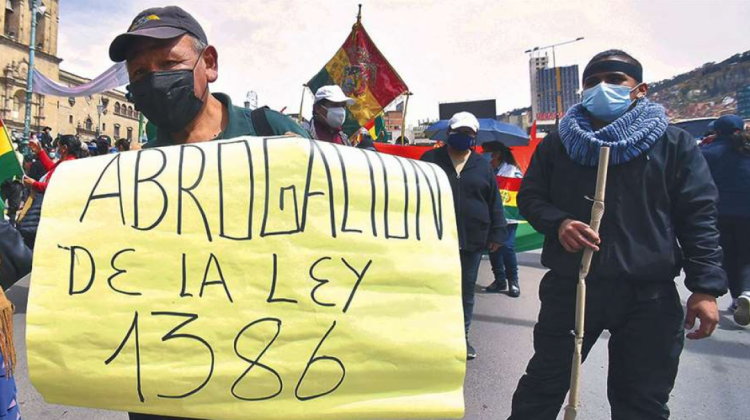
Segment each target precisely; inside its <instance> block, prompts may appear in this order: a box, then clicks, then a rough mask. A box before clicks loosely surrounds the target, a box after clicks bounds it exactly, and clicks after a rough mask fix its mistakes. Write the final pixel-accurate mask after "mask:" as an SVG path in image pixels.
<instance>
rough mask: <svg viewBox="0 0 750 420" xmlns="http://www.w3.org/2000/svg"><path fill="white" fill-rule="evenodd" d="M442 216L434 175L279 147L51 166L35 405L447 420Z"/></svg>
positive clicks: (452, 331)
mask: <svg viewBox="0 0 750 420" xmlns="http://www.w3.org/2000/svg"><path fill="white" fill-rule="evenodd" d="M457 253H458V247H457V243H456V231H455V220H454V213H453V208H452V197H451V192H450V187H449V185H448V182H447V179H445V176H444V175H443V174H441V172H440V170H439V169H437V168H436V167H435V166H432V165H429V164H426V163H422V162H417V161H412V160H407V159H401V158H396V157H393V156H388V155H381V154H377V153H371V152H366V151H362V150H358V149H354V148H344V147H339V146H335V145H331V144H327V143H320V142H315V141H308V140H303V139H299V138H276V139H260V138H240V139H234V140H228V141H224V142H211V143H204V144H199V145H184V146H174V147H168V148H163V149H147V150H143V151H138V152H130V153H125V154H120V155H110V156H103V157H98V158H92V159H84V160H80V161H75V162H70V163H65V164H63V165H61V166H60V168H59V169H58V170H57V171H56V172H55V180H54V182H53V183H52V185H51V186H50V189H48V192H47V194H46V196H45V201H44V209H43V217H42V224H41V226H40V232H39V236H38V240H37V245H36V255H35V258H34V260H35V261H34V262H35V265H34V271H33V274H32V286H31V296H30V304H29V309H28V327H27V328H28V329H27V331H28V337H27V339H28V348H29V365H30V370H31V377H32V381H33V383H34V385H35V386H36V388H37V389H38V390H39V391H40V392H41V393H42V394H43V395H44V397H45V399H46V400H47V401H49V402H53V403H62V404H71V405H81V406H90V407H100V408H107V409H114V410H128V411H135V412H143V413H158V414H168V415H176V416H184V417H198V418H224V419H247V418H248V417H251V418H253V419H254V420H262V419H349V420H351V419H360V418H379V419H382V418H407V417H413V418H418V417H421V418H436V417H456V416H461V415H462V414H463V397H462V384H463V375H464V344H463V318H462V312H461V301H460V281H459V279H460V268H459V262H458V255H457Z"/></svg>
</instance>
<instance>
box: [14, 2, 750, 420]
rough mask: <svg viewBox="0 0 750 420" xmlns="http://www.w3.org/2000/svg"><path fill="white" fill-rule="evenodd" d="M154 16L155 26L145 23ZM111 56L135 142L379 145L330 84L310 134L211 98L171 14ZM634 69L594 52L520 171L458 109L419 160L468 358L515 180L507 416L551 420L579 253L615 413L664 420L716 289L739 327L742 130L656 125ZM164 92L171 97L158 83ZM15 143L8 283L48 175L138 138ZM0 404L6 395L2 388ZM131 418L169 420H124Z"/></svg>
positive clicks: (745, 272) (319, 96)
mask: <svg viewBox="0 0 750 420" xmlns="http://www.w3.org/2000/svg"><path fill="white" fill-rule="evenodd" d="M153 14H158V15H159V16H160V19H159V20H148V19H143V17H144V16H149V15H153ZM109 54H110V58H111V59H112V60H113V61H116V62H122V61H126V63H127V68H128V72H129V75H130V85H129V87H128V90H129V91H130V94H131V96H130V97H131V98H132V100H133V101H134V103H135V105H136V107H137V108H138V109H139V110H140V111H141V112H143V114H144V115H145V116H146V117H147V118H148V119H149V121H150V122H151V123H152V124H154V125H155V126H156V128H157V130H156V136H155V138H152V139H150V141H149V142H148V143H147V144H146V145H145V147H159V146H167V145H173V144H184V143H190V142H202V141H210V140H217V139H228V138H234V137H238V136H245V135H250V136H271V135H284V134H293V135H298V136H301V137H304V138H312V139H317V140H319V141H325V142H331V143H335V144H339V145H342V146H351V147H359V148H363V149H366V150H371V151H374V150H375V148H374V145H373V141H372V138H371V137H370V136H369V134H368V132H367V130H366V129H364V128H362V129H360V130H359V131H358V132H357V133H356V135H355V136H352V137H351V138H350V137H349V136H347V134H346V133H344V131H343V129H342V127H343V125H344V121H345V118H346V112H347V107H348V106H351V105H353V104H354V103H355V100H354V99H353V98H349V97H347V96H346V95H345V94H344V92H343V91H342V90H341V88H340V87H338V86H336V85H329V86H323V87H321V88H320V89H318V91H317V92H315V101H314V104H313V109H312V114H313V117H312V119H311V121H310V123H309V125H307V126H306V127H301V126H300V125H299V124H297V123H296V122H295V121H293V120H292V119H290V118H289V117H288V116H285V115H282V114H280V113H278V112H276V111H273V110H270V109H268V108H265V107H263V108H259V109H256V110H249V109H246V108H242V107H237V106H234V105H232V103H231V100H230V98H229V96H228V95H225V94H221V93H211V92H209V84H210V83H212V82H214V81H215V80H216V79H217V77H218V53H217V51H216V48H215V47H214V46H212V45H210V44H209V43H208V39H207V37H206V34H205V33H204V32H203V29H202V28H201V26H200V24H198V22H197V21H195V19H193V18H192V16H190V15H189V14H188V13H187V12H185V11H183V10H182V9H179V8H177V7H166V8H158V10H157V9H149V10H146V11H144V12H142V13H141V14H139V15H138V16H137V17H136V19H135V20H134V21H133V25H132V26H131V27H130V29H129V30H128V32H126V33H124V34H122V35H120V36H118V37H117V38H116V39H115V40H114V41H113V42H112V44H111V46H110V50H109ZM169 57H180V60H181V61H180V62H177V63H176V62H175V61H174V60H171V59H169ZM176 70H189V71H176ZM642 71H643V69H642V66H641V64H640V63H639V62H638V61H637V60H636V59H635V58H633V57H632V56H630V55H628V54H627V53H625V52H623V51H620V50H610V51H605V52H603V53H601V54H598V55H597V56H595V57H594V58H593V59H592V60H591V61H590V62H589V63H588V65H587V66H586V69H585V70H584V74H583V85H584V91H583V94H582V97H583V101H582V103H581V104H578V105H575V106H574V107H573V108H571V109H570V110H569V111H568V113H567V115H566V116H565V118H564V119H563V120H562V121H561V122H560V129H559V131H557V132H553V133H551V134H550V135H549V136H548V137H547V138H545V140H544V141H543V142H542V143H541V144H540V146H539V148H538V149H537V151H536V152H535V154H534V158H533V159H532V162H531V165H530V167H529V169H528V172H527V173H526V174H525V175H523V174H522V173H521V170H520V168H519V167H518V165H517V164H516V162H515V160H514V158H513V154H512V152H511V150H510V149H509V148H508V147H505V146H503V145H502V144H500V145H499V146H498V147H496V148H493V149H490V148H488V149H487V150H485V152H486V153H488V155H489V156H491V159H486V158H483V157H482V156H480V155H478V154H477V153H475V152H474V151H473V146H475V145H476V143H477V142H476V138H477V135H478V133H479V130H480V127H479V122H478V120H477V119H476V118H475V116H474V115H472V114H470V113H468V112H461V113H458V114H456V115H454V116H453V118H452V119H451V120H450V121H449V129H448V137H447V141H446V143H445V144H444V145H442V146H441V147H436V148H434V149H432V150H430V151H429V152H427V153H425V155H424V156H423V157H422V160H424V161H426V162H431V163H433V164H435V165H437V166H438V167H440V168H441V169H442V170H443V171H444V172H445V174H446V175H447V177H448V179H449V181H450V185H451V189H452V190H453V198H454V204H455V214H456V220H457V228H458V229H457V231H458V246H459V255H460V263H461V280H460V281H461V285H462V298H463V309H464V325H465V338H466V348H467V354H466V357H467V359H473V358H475V357H476V356H477V355H476V351H475V350H474V348H473V347H472V345H471V344H470V342H469V332H470V326H471V319H472V312H473V307H474V289H475V285H476V282H477V273H478V269H479V265H480V262H481V260H482V257H483V255H484V254H485V253H487V252H489V254H490V262H491V265H492V272H493V274H494V282H493V283H492V284H491V285H490V286H489V287H488V288H487V291H490V292H498V291H502V290H505V289H508V294H509V295H510V296H512V297H518V296H519V295H520V293H521V291H520V285H519V278H518V263H517V261H516V256H515V250H514V240H515V231H516V227H517V226H518V223H519V221H518V220H515V219H513V218H510V217H506V215H505V214H504V212H503V206H502V198H501V197H500V194H499V192H498V187H497V183H496V176H501V177H507V178H520V177H523V182H522V185H521V191H520V192H519V194H518V204H519V209H520V211H521V214H522V215H523V216H524V217H525V219H527V220H528V221H529V223H531V225H532V226H533V227H534V228H535V229H537V230H538V231H539V232H541V233H542V234H544V235H546V238H547V239H546V241H545V246H544V250H543V256H542V261H543V264H544V265H545V266H546V267H547V268H549V269H550V271H549V272H548V273H547V275H545V277H544V279H543V280H542V285H541V289H540V299H541V303H542V304H541V312H540V315H539V323H538V324H537V325H536V327H535V330H534V340H535V343H534V346H535V355H534V357H533V358H532V359H531V361H530V362H529V366H528V368H527V371H526V374H525V375H524V376H523V377H522V378H521V380H520V381H519V385H518V389H517V391H516V394H515V396H514V398H513V414H512V417H511V418H518V419H528V418H554V416H555V415H556V413H557V412H558V411H559V409H560V405H561V403H562V401H563V398H564V396H565V393H566V392H567V390H568V389H567V384H568V381H569V375H570V370H569V369H570V360H571V359H570V355H571V354H572V346H573V337H572V336H571V334H570V331H571V330H572V329H573V319H574V314H573V311H574V308H575V302H574V301H575V284H576V280H577V277H576V276H577V270H578V264H579V262H580V252H581V251H582V250H583V249H584V248H591V249H593V250H596V251H600V253H599V254H598V255H600V256H601V257H598V259H597V260H596V261H595V263H594V272H593V273H594V274H593V275H592V276H593V278H594V280H595V281H593V282H592V286H591V289H590V291H589V293H590V294H589V301H590V310H591V311H592V313H593V314H595V316H592V317H591V319H592V320H594V321H593V322H594V323H595V324H594V323H592V325H591V326H590V330H591V332H589V326H587V338H586V340H588V341H587V344H586V346H585V349H586V352H587V351H588V350H589V349H590V348H591V346H592V345H593V344H594V342H595V341H596V339H597V337H598V335H599V333H601V332H602V331H603V330H605V329H608V330H610V331H611V333H612V340H611V341H610V387H611V389H610V403H611V405H612V409H613V413H615V412H616V413H617V414H618V415H621V416H623V417H619V418H667V417H668V415H669V411H668V409H667V400H668V396H669V392H670V391H671V389H672V386H673V385H674V380H675V376H676V374H677V366H678V360H679V355H680V353H681V350H682V347H683V339H684V332H685V331H684V327H685V326H687V328H688V329H690V328H692V327H693V326H694V325H695V319H696V318H698V319H699V320H700V327H699V330H697V331H693V332H690V333H688V334H687V337H688V338H704V337H707V336H709V335H710V334H711V333H712V331H713V328H715V326H716V322H717V321H718V312H717V310H716V298H717V297H718V296H721V295H722V294H724V293H725V292H726V288H727V284H728V288H729V291H730V293H731V295H732V298H733V301H732V305H731V307H730V308H729V310H730V311H731V313H732V314H733V316H734V319H735V321H736V322H737V323H738V324H740V325H745V326H746V325H748V324H750V132H749V131H748V130H746V129H745V127H744V122H743V120H742V119H740V118H739V117H736V116H724V117H721V118H719V119H718V120H717V121H716V123H715V124H714V130H715V136H713V137H712V138H711V141H710V142H705V144H704V145H703V146H701V147H700V148H699V147H698V146H697V145H696V143H695V141H694V140H693V139H692V137H690V136H688V135H687V134H686V133H685V132H684V131H682V130H680V129H677V128H675V127H672V126H670V125H669V123H668V120H667V117H666V114H665V112H664V109H663V108H662V107H661V106H660V105H658V104H655V103H653V102H650V101H649V100H648V98H647V93H648V86H647V84H646V83H644V82H643V80H642ZM156 76H159V77H156ZM164 79H169V81H170V83H164V82H163V80H164ZM157 81H160V82H158V83H157ZM171 86H178V87H179V92H174V91H170V90H169V87H171ZM602 144H610V145H612V160H611V162H612V163H611V165H612V168H611V170H610V178H609V181H608V189H609V192H608V194H609V196H610V197H612V198H609V199H608V203H612V204H613V205H610V206H609V207H608V210H607V214H606V216H605V220H604V222H603V224H602V231H601V236H602V237H603V238H605V239H604V241H605V242H602V241H601V240H600V236H599V234H597V233H596V232H593V231H592V230H591V229H590V228H589V226H588V225H587V224H586V223H585V222H584V221H585V220H588V217H589V212H590V208H591V207H590V202H588V200H585V199H582V198H583V197H586V196H587V195H590V194H592V193H593V186H594V173H595V169H594V167H595V166H596V164H597V163H598V150H599V147H601V145H602ZM29 148H30V151H31V153H30V155H29V156H27V157H26V158H25V160H24V163H23V167H24V170H25V173H26V175H25V176H24V177H23V179H22V180H9V181H6V182H5V183H3V184H2V199H3V201H5V202H6V203H7V205H6V214H5V215H4V217H3V218H0V232H2V236H0V258H2V259H1V261H2V263H1V264H0V280H2V286H3V288H4V289H6V288H7V287H9V286H10V285H12V284H13V283H14V282H15V281H17V280H18V278H20V277H21V276H23V275H25V274H27V273H28V272H29V271H30V267H31V265H30V260H31V254H32V251H33V249H34V244H35V237H36V229H37V226H38V224H39V220H40V217H41V203H42V201H43V197H44V193H45V192H46V190H47V188H48V186H49V185H50V184H51V183H53V182H54V181H55V177H54V174H55V171H56V170H57V168H58V167H59V166H60V165H65V164H66V162H69V161H71V160H76V159H82V158H86V157H88V156H95V155H105V154H109V153H119V152H127V151H129V150H134V149H137V148H140V144H138V143H132V142H130V141H129V140H125V139H118V140H117V141H116V142H114V144H113V142H112V140H111V139H110V138H109V137H107V136H99V137H97V138H96V139H94V140H91V141H86V142H82V141H81V140H80V139H79V138H78V137H76V136H75V135H65V134H62V135H59V136H57V138H54V139H53V138H52V135H51V128H49V127H46V128H45V129H44V130H42V132H40V133H38V134H37V133H34V134H33V135H32V139H31V141H30V142H29ZM701 152H702V153H701ZM704 156H705V158H704ZM677 241H679V247H678V245H677ZM600 248H601V249H600ZM722 251H723V252H722ZM636 257H637V258H636ZM680 267H681V268H682V269H684V270H685V273H686V286H687V287H688V289H689V290H690V291H691V292H692V293H693V294H692V295H691V297H690V299H689V300H688V303H687V311H688V312H687V320H685V318H684V317H683V312H682V305H681V303H680V301H679V296H678V294H677V291H676V288H675V285H674V281H673V280H674V277H675V273H676V271H679V268H680ZM725 273H726V274H725ZM2 308H3V301H2V299H0V310H2ZM636 323H637V324H638V325H639V327H638V328H635V326H634V325H635V324H636ZM2 356H3V357H5V358H7V357H9V355H8V354H3V355H2ZM0 365H2V361H1V360H0ZM4 384H5V383H4V382H3V381H1V380H0V394H3V393H4V392H10V391H8V390H6V389H5V388H3V386H5V385H4ZM0 400H2V401H6V400H7V401H11V400H12V401H14V402H15V399H14V397H12V398H9V399H3V398H0ZM14 407H15V410H17V406H14ZM2 409H3V407H0V412H2ZM545 415H546V416H548V417H544V416H545ZM14 418H15V417H14ZM131 419H167V417H163V416H150V415H148V416H147V415H141V414H135V413H132V414H131Z"/></svg>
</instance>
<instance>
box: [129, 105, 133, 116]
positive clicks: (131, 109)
mask: <svg viewBox="0 0 750 420" xmlns="http://www.w3.org/2000/svg"><path fill="white" fill-rule="evenodd" d="M128 117H131V118H132V117H133V107H132V106H128Z"/></svg>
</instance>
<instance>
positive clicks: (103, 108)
mask: <svg viewBox="0 0 750 420" xmlns="http://www.w3.org/2000/svg"><path fill="white" fill-rule="evenodd" d="M108 103H109V100H105V99H104V98H99V103H98V104H97V105H96V113H97V115H98V116H99V121H98V122H97V124H96V137H97V138H98V137H99V136H100V135H101V134H102V133H101V127H102V114H104V115H107V104H108Z"/></svg>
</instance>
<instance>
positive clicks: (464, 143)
mask: <svg viewBox="0 0 750 420" xmlns="http://www.w3.org/2000/svg"><path fill="white" fill-rule="evenodd" d="M448 144H449V145H450V146H451V147H452V148H453V149H454V150H458V151H459V152H462V151H464V150H468V149H469V148H470V147H471V146H473V145H474V137H472V136H470V135H468V134H466V133H460V132H459V133H453V134H451V135H450V136H448Z"/></svg>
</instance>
